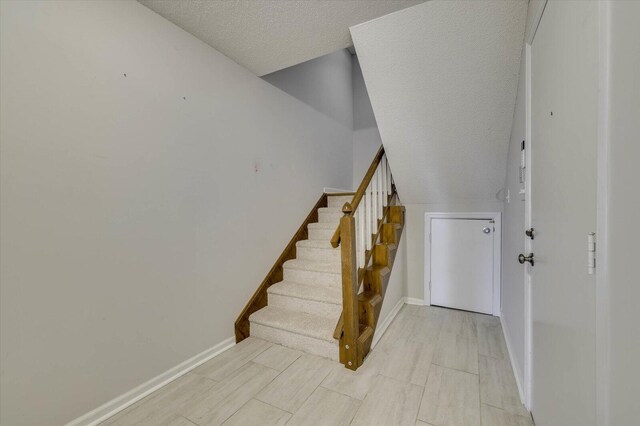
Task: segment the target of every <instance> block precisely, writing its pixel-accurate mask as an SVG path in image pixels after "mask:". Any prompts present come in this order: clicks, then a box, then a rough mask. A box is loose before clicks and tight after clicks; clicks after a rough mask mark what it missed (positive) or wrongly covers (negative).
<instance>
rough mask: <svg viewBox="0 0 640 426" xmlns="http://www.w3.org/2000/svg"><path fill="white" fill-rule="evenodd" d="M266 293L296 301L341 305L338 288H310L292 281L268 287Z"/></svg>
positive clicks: (310, 286)
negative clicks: (291, 298)
mask: <svg viewBox="0 0 640 426" xmlns="http://www.w3.org/2000/svg"><path fill="white" fill-rule="evenodd" d="M267 291H268V292H269V293H273V294H279V295H282V296H289V297H296V298H298V299H305V300H314V301H317V302H325V303H332V304H334V305H341V304H342V289H341V288H340V287H327V286H312V285H306V284H300V283H295V282H292V281H280V282H279V283H275V284H273V285H272V286H271V287H269V289H268V290H267Z"/></svg>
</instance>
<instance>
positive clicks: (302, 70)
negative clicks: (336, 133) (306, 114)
mask: <svg viewBox="0 0 640 426" xmlns="http://www.w3.org/2000/svg"><path fill="white" fill-rule="evenodd" d="M351 69H352V61H351V54H350V53H349V51H348V50H347V49H341V50H338V51H337V52H333V53H329V54H328V55H324V56H320V57H319V58H315V59H312V60H310V61H307V62H303V63H301V64H298V65H294V66H292V67H289V68H285V69H283V70H280V71H276V72H274V73H271V74H267V75H265V76H262V78H263V79H265V80H266V81H268V82H269V83H271V84H273V85H274V86H276V87H278V88H280V89H282V90H284V91H285V92H287V93H288V94H290V95H291V96H294V97H295V98H298V99H300V100H301V101H302V102H304V103H306V104H308V105H311V106H312V107H314V108H315V109H317V110H318V111H320V112H322V113H324V114H326V115H328V116H329V117H331V118H333V119H334V120H337V121H339V122H340V123H342V124H344V125H345V126H346V127H348V128H349V129H351V128H353V96H352V80H351Z"/></svg>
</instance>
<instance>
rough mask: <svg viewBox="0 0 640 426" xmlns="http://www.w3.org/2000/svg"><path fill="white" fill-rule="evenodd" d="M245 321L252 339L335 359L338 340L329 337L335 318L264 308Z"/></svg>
mask: <svg viewBox="0 0 640 426" xmlns="http://www.w3.org/2000/svg"><path fill="white" fill-rule="evenodd" d="M249 321H250V322H251V326H250V327H251V328H250V329H251V336H253V337H257V338H259V339H264V340H267V341H270V342H273V343H278V344H280V345H283V346H287V347H289V348H292V349H298V350H302V351H304V352H307V353H310V354H313V355H318V356H323V357H325V358H330V359H333V360H338V357H339V350H338V341H337V340H335V339H334V338H333V330H334V328H335V326H336V323H337V318H336V319H334V318H329V317H324V316H319V315H313V314H309V313H303V312H295V311H289V310H285V309H280V308H276V307H273V306H266V307H264V308H262V309H260V310H259V311H257V312H254V313H253V314H252V315H251V317H249Z"/></svg>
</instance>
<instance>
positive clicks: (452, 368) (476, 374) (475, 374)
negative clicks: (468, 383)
mask: <svg viewBox="0 0 640 426" xmlns="http://www.w3.org/2000/svg"><path fill="white" fill-rule="evenodd" d="M431 364H433V365H437V366H438V367H442V368H448V369H449V370H455V371H459V372H461V373H467V374H471V375H474V376H478V377H480V371H478V372H477V373H472V372H470V371H467V370H460V369H459V368H454V367H448V366H446V365H441V364H438V363H437V362H432V363H431ZM478 370H479V369H478Z"/></svg>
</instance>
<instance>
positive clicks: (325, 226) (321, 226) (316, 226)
mask: <svg viewBox="0 0 640 426" xmlns="http://www.w3.org/2000/svg"><path fill="white" fill-rule="evenodd" d="M307 227H308V228H309V229H331V230H332V231H335V230H336V229H338V225H336V224H335V223H331V222H314V223H310V224H308V225H307Z"/></svg>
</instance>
